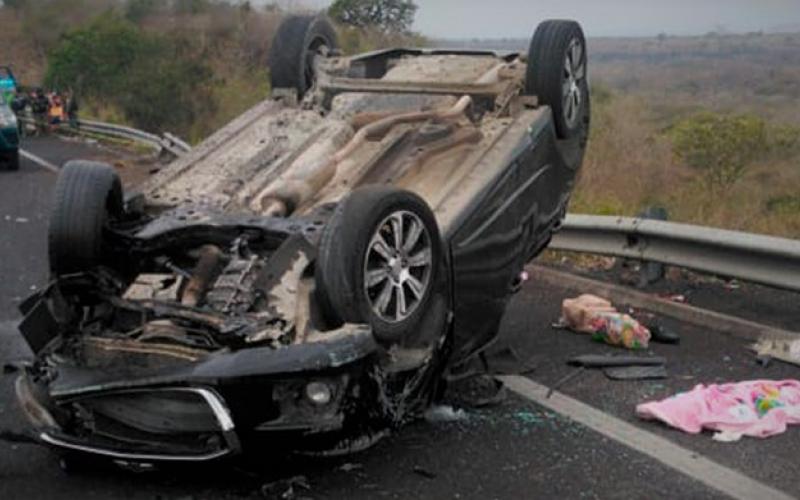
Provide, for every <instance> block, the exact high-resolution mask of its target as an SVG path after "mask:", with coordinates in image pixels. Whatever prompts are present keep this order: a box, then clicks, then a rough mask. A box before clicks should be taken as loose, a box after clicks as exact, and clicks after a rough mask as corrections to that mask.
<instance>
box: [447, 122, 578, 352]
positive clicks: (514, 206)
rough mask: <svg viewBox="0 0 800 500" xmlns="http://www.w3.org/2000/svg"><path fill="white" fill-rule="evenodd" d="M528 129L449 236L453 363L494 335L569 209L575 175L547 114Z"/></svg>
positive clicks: (475, 349) (481, 345)
mask: <svg viewBox="0 0 800 500" xmlns="http://www.w3.org/2000/svg"><path fill="white" fill-rule="evenodd" d="M527 132H528V133H527V134H525V135H523V136H522V137H521V138H520V140H519V143H518V144H517V145H516V147H515V148H514V149H513V150H512V152H511V153H510V154H509V157H508V158H507V159H506V160H505V161H506V162H507V163H506V164H507V167H505V168H502V169H501V170H500V171H501V172H502V175H500V176H499V178H498V179H497V180H496V181H495V182H494V183H493V184H492V185H490V186H489V187H488V188H487V189H486V192H485V193H484V194H483V196H481V197H479V198H478V199H476V200H475V202H474V204H473V205H472V206H471V208H470V209H469V210H468V211H467V214H466V215H465V216H464V219H463V221H462V222H461V224H460V225H459V226H458V227H457V228H456V229H455V231H454V232H453V234H452V235H451V236H450V237H449V245H450V247H451V254H452V261H453V294H454V297H455V301H454V304H455V311H454V316H455V327H454V331H455V337H456V338H455V342H454V343H455V345H456V351H455V353H454V355H453V358H452V359H451V364H457V363H458V362H461V361H463V360H464V359H466V358H467V357H468V356H469V355H471V354H473V353H475V352H477V351H479V350H480V349H481V348H482V347H484V346H486V345H487V344H488V343H490V342H491V340H492V339H493V338H494V337H495V335H496V334H497V332H498V327H499V325H500V320H501V319H502V317H503V314H504V312H505V308H506V304H507V303H508V300H509V298H510V296H511V294H512V293H513V292H514V290H515V287H516V286H517V284H518V283H517V281H518V279H519V275H520V273H521V272H522V269H523V266H524V265H525V264H526V263H527V262H528V261H529V260H531V259H532V258H533V257H535V255H536V254H538V252H540V251H541V250H542V249H543V248H544V247H545V246H546V245H547V243H548V242H549V240H550V237H551V235H552V231H553V230H554V228H555V227H556V226H557V224H558V223H559V222H560V219H561V217H562V215H563V213H564V210H565V208H566V204H567V200H568V198H567V196H568V193H569V191H570V189H569V187H570V186H571V185H572V183H573V181H574V178H575V174H576V170H575V168H573V167H572V166H570V165H568V164H567V163H566V162H565V161H564V159H563V158H562V157H561V154H560V152H559V148H558V144H557V140H556V135H555V129H554V127H553V122H552V120H551V119H550V117H549V114H548V115H547V116H541V117H540V118H539V119H538V120H536V121H535V122H533V123H531V125H530V127H529V128H528V129H527ZM556 186H565V187H566V188H565V189H564V190H559V189H554V187H556Z"/></svg>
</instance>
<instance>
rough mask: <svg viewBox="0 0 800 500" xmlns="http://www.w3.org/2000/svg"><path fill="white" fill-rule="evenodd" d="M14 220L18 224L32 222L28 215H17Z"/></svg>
mask: <svg viewBox="0 0 800 500" xmlns="http://www.w3.org/2000/svg"><path fill="white" fill-rule="evenodd" d="M14 222H16V223H18V224H27V223H28V222H30V220H29V219H28V218H27V217H17V218H16V219H14Z"/></svg>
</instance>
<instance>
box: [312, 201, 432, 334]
mask: <svg viewBox="0 0 800 500" xmlns="http://www.w3.org/2000/svg"><path fill="white" fill-rule="evenodd" d="M397 214H401V215H400V217H401V219H400V220H401V222H400V223H401V225H402V229H401V231H400V234H402V235H403V236H402V237H401V240H400V241H401V242H402V244H401V245H400V246H401V247H403V249H404V251H402V252H398V253H397V259H395V260H396V261H397V264H398V265H397V266H394V267H390V266H389V265H385V266H380V265H378V266H377V267H376V269H378V268H380V269H382V270H383V272H384V273H386V274H387V277H386V278H385V280H384V281H380V282H377V284H376V285H374V288H369V287H368V286H367V284H366V274H367V267H370V266H372V265H373V261H372V260H371V259H372V258H374V257H376V256H378V257H379V255H378V252H376V251H375V250H374V248H375V247H374V246H373V245H372V244H371V243H372V242H373V237H376V236H377V235H378V233H379V232H380V233H381V235H382V236H381V237H383V235H384V234H387V233H386V232H385V231H388V230H391V231H392V234H391V236H392V237H393V234H394V231H393V227H394V226H392V224H391V221H390V216H392V217H393V216H395V215H397ZM403 217H405V219H403ZM406 224H407V227H406ZM419 225H421V226H419ZM412 227H413V228H416V227H423V228H424V229H423V231H422V232H421V233H420V234H419V236H418V240H416V243H415V244H414V245H413V246H412V247H411V248H410V249H409V250H407V251H405V246H406V245H405V244H406V243H409V241H407V240H406V236H409V240H410V239H412V238H410V236H411V233H412ZM412 243H413V242H412ZM426 248H427V249H429V250H430V255H429V258H430V260H429V262H430V266H429V267H422V266H415V265H414V264H413V263H412V260H414V259H412V258H411V257H419V256H421V255H423V254H424V250H425V249H426ZM421 260H422V259H420V261H421ZM400 261H402V263H401V262H400ZM441 261H442V242H441V237H440V235H439V228H438V225H437V224H436V219H435V218H434V215H433V212H431V209H430V208H429V207H428V205H427V204H426V203H425V201H424V200H423V199H422V198H420V197H419V196H417V195H416V194H414V193H411V192H408V191H404V190H400V189H397V188H393V187H388V186H368V187H364V188H360V189H357V190H355V191H353V192H352V193H351V194H350V195H349V196H348V197H347V198H346V199H345V200H343V201H342V202H341V203H340V204H339V206H338V207H337V208H336V211H335V212H334V214H333V216H332V217H331V219H330V220H329V221H328V224H327V225H326V226H325V229H324V231H323V233H322V238H321V240H320V245H319V255H318V256H317V264H316V282H317V290H318V297H319V299H320V302H321V305H322V308H323V310H324V312H325V314H326V316H327V317H328V318H329V319H330V320H331V322H333V323H344V322H351V323H369V324H370V325H371V326H372V329H373V334H374V336H375V338H376V339H377V340H378V341H379V342H382V343H385V344H393V343H397V342H400V341H402V340H407V339H408V338H409V336H411V335H414V334H416V333H417V332H416V327H417V326H418V325H419V324H420V322H421V321H422V320H423V319H424V317H425V314H426V312H427V310H428V309H429V307H430V304H431V300H432V297H433V296H434V295H435V290H436V289H437V286H438V280H439V274H440V272H441V269H440V267H441ZM404 266H406V267H404ZM390 269H391V270H390ZM401 269H404V270H401ZM395 271H397V273H398V277H397V281H395ZM404 272H405V273H406V274H405V278H400V277H399V276H403V273H404ZM409 276H413V277H414V280H416V284H417V290H419V288H418V286H419V284H420V283H421V284H423V285H424V287H423V292H422V293H421V294H419V295H416V293H415V292H414V288H415V287H414V286H412V285H413V284H412V283H410V280H411V278H409ZM406 280H409V281H406ZM398 283H399V284H398ZM393 284H394V285H393ZM386 287H391V291H390V292H389V293H390V294H391V298H390V299H389V302H387V303H386V304H385V306H386V307H385V309H386V310H385V311H384V314H383V315H382V314H380V312H378V311H376V308H378V309H379V306H378V305H377V303H378V302H380V295H381V293H380V292H381V291H385V289H386ZM398 289H399V292H398ZM398 293H401V294H403V295H404V297H410V299H411V300H410V301H409V302H407V308H408V310H407V315H404V316H403V317H400V316H401V312H400V299H399V295H398ZM414 295H416V297H415V296H414ZM406 300H407V299H403V302H406ZM392 306H393V307H392ZM387 316H394V318H392V319H387Z"/></svg>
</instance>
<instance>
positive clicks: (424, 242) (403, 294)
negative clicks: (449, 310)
mask: <svg viewBox="0 0 800 500" xmlns="http://www.w3.org/2000/svg"><path fill="white" fill-rule="evenodd" d="M432 267H433V254H432V247H431V237H430V234H429V232H428V229H427V227H426V226H425V224H424V223H423V222H422V219H420V217H419V216H418V215H417V214H414V213H412V212H409V211H405V210H400V211H396V212H393V213H391V214H390V215H389V216H388V217H386V218H385V219H383V221H381V223H380V224H379V225H378V226H377V229H376V230H375V233H374V234H373V235H372V238H370V242H369V247H368V248H367V252H366V255H365V257H364V284H363V286H364V291H365V293H366V297H367V300H368V301H369V304H370V307H371V308H372V312H373V313H374V314H375V315H376V316H377V317H378V318H380V319H381V320H382V321H386V322H388V323H398V322H400V321H403V320H404V319H406V318H408V317H409V316H411V315H412V314H413V313H414V311H416V310H417V308H418V307H419V305H420V304H421V303H422V300H423V299H424V298H425V296H426V294H427V292H428V287H429V286H430V275H431V269H432Z"/></svg>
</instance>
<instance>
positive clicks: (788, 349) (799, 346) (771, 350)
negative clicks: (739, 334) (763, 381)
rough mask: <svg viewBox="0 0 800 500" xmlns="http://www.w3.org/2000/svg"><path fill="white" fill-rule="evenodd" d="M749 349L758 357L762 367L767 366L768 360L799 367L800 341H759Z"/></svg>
mask: <svg viewBox="0 0 800 500" xmlns="http://www.w3.org/2000/svg"><path fill="white" fill-rule="evenodd" d="M751 348H752V349H753V350H754V351H755V352H756V354H757V355H758V359H759V360H760V362H761V363H762V366H766V365H768V364H769V359H779V360H781V361H784V362H786V363H792V364H795V365H800V339H792V340H789V339H761V340H759V341H758V342H756V343H755V344H753V345H752V346H751Z"/></svg>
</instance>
